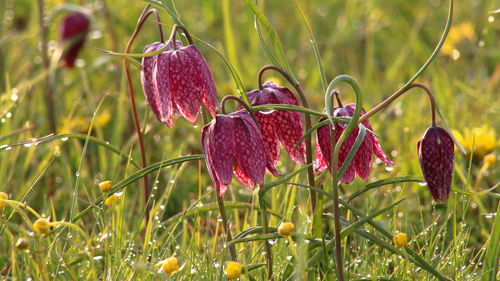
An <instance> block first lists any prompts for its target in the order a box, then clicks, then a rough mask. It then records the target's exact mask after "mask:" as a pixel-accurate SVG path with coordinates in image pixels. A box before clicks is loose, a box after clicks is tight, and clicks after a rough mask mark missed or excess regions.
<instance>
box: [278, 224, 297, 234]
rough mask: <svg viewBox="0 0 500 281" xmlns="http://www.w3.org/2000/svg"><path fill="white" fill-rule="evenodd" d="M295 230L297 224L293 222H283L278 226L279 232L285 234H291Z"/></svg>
mask: <svg viewBox="0 0 500 281" xmlns="http://www.w3.org/2000/svg"><path fill="white" fill-rule="evenodd" d="M294 230H295V226H294V225H293V223H291V222H284V223H281V224H280V226H279V227H278V233H279V234H280V235H283V236H290V235H291V234H292V233H293V231H294Z"/></svg>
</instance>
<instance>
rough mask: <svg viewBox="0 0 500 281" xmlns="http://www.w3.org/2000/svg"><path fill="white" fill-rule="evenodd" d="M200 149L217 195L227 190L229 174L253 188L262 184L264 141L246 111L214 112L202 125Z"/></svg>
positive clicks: (264, 163) (264, 154)
mask: <svg viewBox="0 0 500 281" xmlns="http://www.w3.org/2000/svg"><path fill="white" fill-rule="evenodd" d="M201 141H202V148H203V153H204V155H205V161H206V163H207V168H208V172H209V173H210V177H211V178H212V182H213V184H214V187H215V189H216V191H217V194H218V195H219V196H220V195H222V194H224V193H225V192H226V190H227V185H228V184H229V183H230V182H231V179H232V174H233V173H234V175H235V176H236V178H237V179H238V180H240V181H241V182H242V183H243V184H244V185H245V186H247V187H248V188H250V189H254V187H255V184H256V183H258V184H263V183H264V174H265V171H266V163H267V162H268V161H269V160H268V159H267V156H266V153H265V146H264V141H263V140H262V135H261V133H260V131H259V128H258V127H257V125H256V124H255V122H254V120H253V119H252V117H251V116H250V114H248V113H246V112H236V113H231V114H227V115H226V114H218V115H217V116H215V118H214V119H213V120H212V122H210V123H209V124H207V125H206V126H205V127H203V130H202V136H201Z"/></svg>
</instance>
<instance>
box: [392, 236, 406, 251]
mask: <svg viewBox="0 0 500 281" xmlns="http://www.w3.org/2000/svg"><path fill="white" fill-rule="evenodd" d="M407 239H408V237H407V236H406V233H403V232H400V233H397V234H396V235H394V236H393V237H392V241H394V245H396V246H398V248H403V247H406V246H408V241H407Z"/></svg>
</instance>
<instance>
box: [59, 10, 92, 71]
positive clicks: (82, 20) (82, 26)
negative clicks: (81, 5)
mask: <svg viewBox="0 0 500 281" xmlns="http://www.w3.org/2000/svg"><path fill="white" fill-rule="evenodd" d="M88 31H89V19H88V17H87V16H86V15H84V14H82V13H78V12H74V13H70V14H68V15H67V16H66V17H64V19H63V21H62V23H61V26H60V27H59V41H61V43H66V42H67V41H69V44H70V45H69V46H67V47H66V48H65V51H64V54H63V55H62V60H63V65H64V66H66V67H70V68H71V67H73V66H75V59H76V56H77V55H78V52H80V49H81V48H82V47H83V43H84V42H85V36H86V35H87V32H88Z"/></svg>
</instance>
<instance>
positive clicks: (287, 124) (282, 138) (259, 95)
mask: <svg viewBox="0 0 500 281" xmlns="http://www.w3.org/2000/svg"><path fill="white" fill-rule="evenodd" d="M247 96H248V99H249V101H250V104H251V105H252V106H257V105H265V104H289V105H297V106H298V105H299V103H298V101H297V99H296V98H295V96H294V95H293V94H292V92H290V90H289V89H288V88H286V87H280V86H279V85H278V84H275V83H272V82H266V83H265V84H264V85H263V88H262V90H253V91H251V92H248V93H247ZM238 109H243V107H242V106H241V105H238ZM255 116H256V118H257V122H258V123H259V126H260V131H261V132H262V136H263V137H264V142H265V144H266V152H267V154H268V156H269V157H270V159H271V162H270V164H271V165H272V167H268V169H269V170H270V171H271V172H272V173H273V174H274V175H275V176H279V174H278V173H277V171H276V173H274V171H275V168H274V167H275V166H276V163H277V162H278V158H279V156H280V142H281V144H283V146H284V147H285V149H286V151H287V152H288V154H290V157H291V158H292V160H293V161H294V162H295V163H297V164H303V163H305V158H306V149H305V143H304V141H302V142H301V144H300V145H299V146H298V147H297V149H295V150H293V148H294V147H295V145H296V144H297V143H298V142H299V140H300V138H301V137H302V136H303V135H304V133H303V130H302V117H301V115H300V113H299V112H294V111H286V110H273V111H271V112H262V111H259V112H256V113H255ZM292 150H293V151H292Z"/></svg>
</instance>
